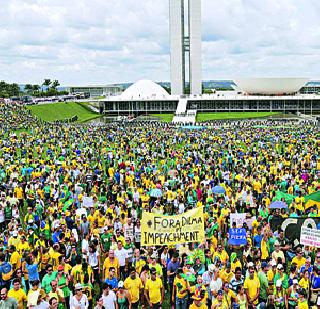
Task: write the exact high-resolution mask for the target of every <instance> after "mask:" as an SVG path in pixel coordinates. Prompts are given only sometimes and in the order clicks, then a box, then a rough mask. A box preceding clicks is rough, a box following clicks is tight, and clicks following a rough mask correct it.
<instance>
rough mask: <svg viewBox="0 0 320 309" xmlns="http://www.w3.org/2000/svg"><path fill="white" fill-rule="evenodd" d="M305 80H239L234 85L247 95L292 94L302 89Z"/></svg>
mask: <svg viewBox="0 0 320 309" xmlns="http://www.w3.org/2000/svg"><path fill="white" fill-rule="evenodd" d="M307 81H308V79H307V78H239V79H235V80H234V82H235V84H236V85H237V86H238V87H239V88H240V89H241V90H242V91H243V92H246V93H248V94H293V93H296V92H298V91H299V90H300V89H301V87H303V86H304V85H305V84H306V82H307Z"/></svg>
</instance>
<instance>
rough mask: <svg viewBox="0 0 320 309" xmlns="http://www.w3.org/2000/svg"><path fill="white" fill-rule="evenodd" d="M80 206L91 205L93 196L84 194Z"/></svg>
mask: <svg viewBox="0 0 320 309" xmlns="http://www.w3.org/2000/svg"><path fill="white" fill-rule="evenodd" d="M82 206H83V207H92V206H93V198H92V197H90V196H84V197H83V198H82Z"/></svg>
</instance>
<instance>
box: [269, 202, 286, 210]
mask: <svg viewBox="0 0 320 309" xmlns="http://www.w3.org/2000/svg"><path fill="white" fill-rule="evenodd" d="M269 208H270V209H282V208H288V205H287V204H286V203H285V202H282V201H275V202H272V203H271V204H270V206H269Z"/></svg>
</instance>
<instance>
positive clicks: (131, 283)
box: [124, 268, 143, 307]
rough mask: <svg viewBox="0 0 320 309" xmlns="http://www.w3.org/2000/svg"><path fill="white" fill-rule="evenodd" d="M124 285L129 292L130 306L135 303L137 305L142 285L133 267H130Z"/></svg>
mask: <svg viewBox="0 0 320 309" xmlns="http://www.w3.org/2000/svg"><path fill="white" fill-rule="evenodd" d="M124 287H125V288H126V289H127V290H128V292H129V294H130V301H131V306H132V305H133V306H135V305H136V306H137V307H138V304H139V299H140V294H141V291H142V288H143V285H142V281H141V279H140V278H139V277H137V273H136V270H135V269H134V268H131V270H130V276H129V277H128V278H127V279H126V280H124Z"/></svg>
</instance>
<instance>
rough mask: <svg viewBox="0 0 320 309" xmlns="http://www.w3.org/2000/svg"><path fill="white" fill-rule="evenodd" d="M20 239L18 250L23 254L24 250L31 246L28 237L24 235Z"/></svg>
mask: <svg viewBox="0 0 320 309" xmlns="http://www.w3.org/2000/svg"><path fill="white" fill-rule="evenodd" d="M20 240H21V242H20V243H19V244H18V246H17V251H18V252H19V254H20V255H22V254H23V252H25V251H29V250H30V246H29V244H28V242H26V237H25V236H24V235H23V236H21V237H20Z"/></svg>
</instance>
